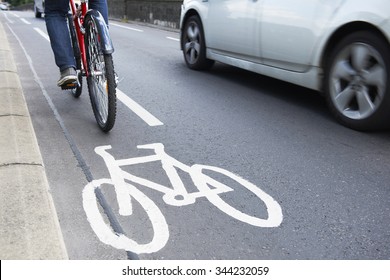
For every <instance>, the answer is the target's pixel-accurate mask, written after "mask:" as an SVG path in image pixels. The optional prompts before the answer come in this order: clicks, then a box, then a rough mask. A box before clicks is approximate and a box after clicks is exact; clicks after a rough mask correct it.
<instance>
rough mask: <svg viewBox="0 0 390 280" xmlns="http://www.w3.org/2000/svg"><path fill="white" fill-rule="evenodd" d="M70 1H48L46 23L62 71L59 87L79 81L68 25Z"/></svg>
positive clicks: (46, 4)
mask: <svg viewBox="0 0 390 280" xmlns="http://www.w3.org/2000/svg"><path fill="white" fill-rule="evenodd" d="M68 10H69V1H68V0H46V2H45V21H46V28H47V32H48V34H49V37H50V43H51V47H52V50H53V53H54V58H55V62H56V64H57V66H58V67H59V69H60V71H61V78H60V80H59V81H58V85H59V86H61V85H62V84H67V83H72V82H73V83H74V82H75V81H76V80H77V76H76V72H75V66H76V62H75V59H74V54H73V49H72V44H71V41H70V35H69V30H68V24H67V14H68Z"/></svg>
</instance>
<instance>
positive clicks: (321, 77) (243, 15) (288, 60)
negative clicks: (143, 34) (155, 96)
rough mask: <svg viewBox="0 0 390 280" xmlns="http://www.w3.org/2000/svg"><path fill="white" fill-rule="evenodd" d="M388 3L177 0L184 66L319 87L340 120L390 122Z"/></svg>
mask: <svg viewBox="0 0 390 280" xmlns="http://www.w3.org/2000/svg"><path fill="white" fill-rule="evenodd" d="M389 11H390V1H387V0H386V1H385V0H370V1H366V0H326V1H325V0H184V2H183V5H182V11H181V18H180V24H181V25H180V29H181V48H182V50H183V54H184V59H185V62H186V64H187V65H188V67H189V68H191V69H195V70H201V69H208V68H210V67H211V66H212V65H213V62H214V61H219V62H222V63H226V64H229V65H233V66H236V67H240V68H243V69H247V70H250V71H253V72H257V73H260V74H263V75H267V76H270V77H274V78H277V79H281V80H284V81H287V82H291V83H294V84H297V85H300V86H304V87H307V88H311V89H314V90H317V91H321V92H323V93H324V95H325V97H326V100H327V103H328V105H329V108H330V111H331V112H332V114H333V115H334V116H335V117H336V119H337V120H338V121H340V122H341V123H342V124H344V125H346V126H348V127H350V128H353V129H357V130H376V129H384V128H388V127H389V123H390V92H389V91H390V87H389V78H390V77H389V76H390V12H389Z"/></svg>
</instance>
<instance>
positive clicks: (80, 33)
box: [69, 0, 88, 76]
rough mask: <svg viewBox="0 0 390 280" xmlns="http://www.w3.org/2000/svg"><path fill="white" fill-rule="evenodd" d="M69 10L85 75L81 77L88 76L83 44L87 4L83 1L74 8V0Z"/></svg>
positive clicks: (71, 1) (70, 3)
mask: <svg viewBox="0 0 390 280" xmlns="http://www.w3.org/2000/svg"><path fill="white" fill-rule="evenodd" d="M69 5H70V9H71V12H72V16H73V22H74V26H75V29H76V36H77V42H78V45H79V49H80V54H81V62H82V64H83V68H84V71H85V73H83V75H85V76H88V66H87V56H86V52H85V43H84V34H85V29H84V18H85V15H86V13H87V3H86V1H85V0H82V1H81V4H80V7H79V8H76V4H75V2H74V0H70V1H69Z"/></svg>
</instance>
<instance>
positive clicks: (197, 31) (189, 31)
mask: <svg viewBox="0 0 390 280" xmlns="http://www.w3.org/2000/svg"><path fill="white" fill-rule="evenodd" d="M181 44H182V50H183V55H184V60H185V62H186V64H187V66H188V67H189V68H191V69H194V70H206V69H209V68H210V67H211V66H212V65H213V64H214V61H213V60H209V59H207V58H206V44H205V39H204V32H203V27H202V23H201V21H200V18H199V17H198V16H191V17H190V18H188V20H187V21H186V23H185V25H184V29H183V32H182V38H181Z"/></svg>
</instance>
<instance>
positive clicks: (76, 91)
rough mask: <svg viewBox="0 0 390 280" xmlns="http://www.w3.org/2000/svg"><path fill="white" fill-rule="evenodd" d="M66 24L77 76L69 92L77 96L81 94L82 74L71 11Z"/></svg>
mask: <svg viewBox="0 0 390 280" xmlns="http://www.w3.org/2000/svg"><path fill="white" fill-rule="evenodd" d="M68 25H69V33H70V38H71V40H72V47H73V53H74V58H75V61H76V70H77V78H78V85H77V87H76V88H72V89H71V93H72V95H73V96H74V97H76V98H78V97H79V96H80V95H81V92H82V89H83V76H82V73H83V69H82V64H81V52H80V48H79V44H78V39H77V35H76V28H75V26H74V22H73V19H72V14H71V13H69V14H68Z"/></svg>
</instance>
